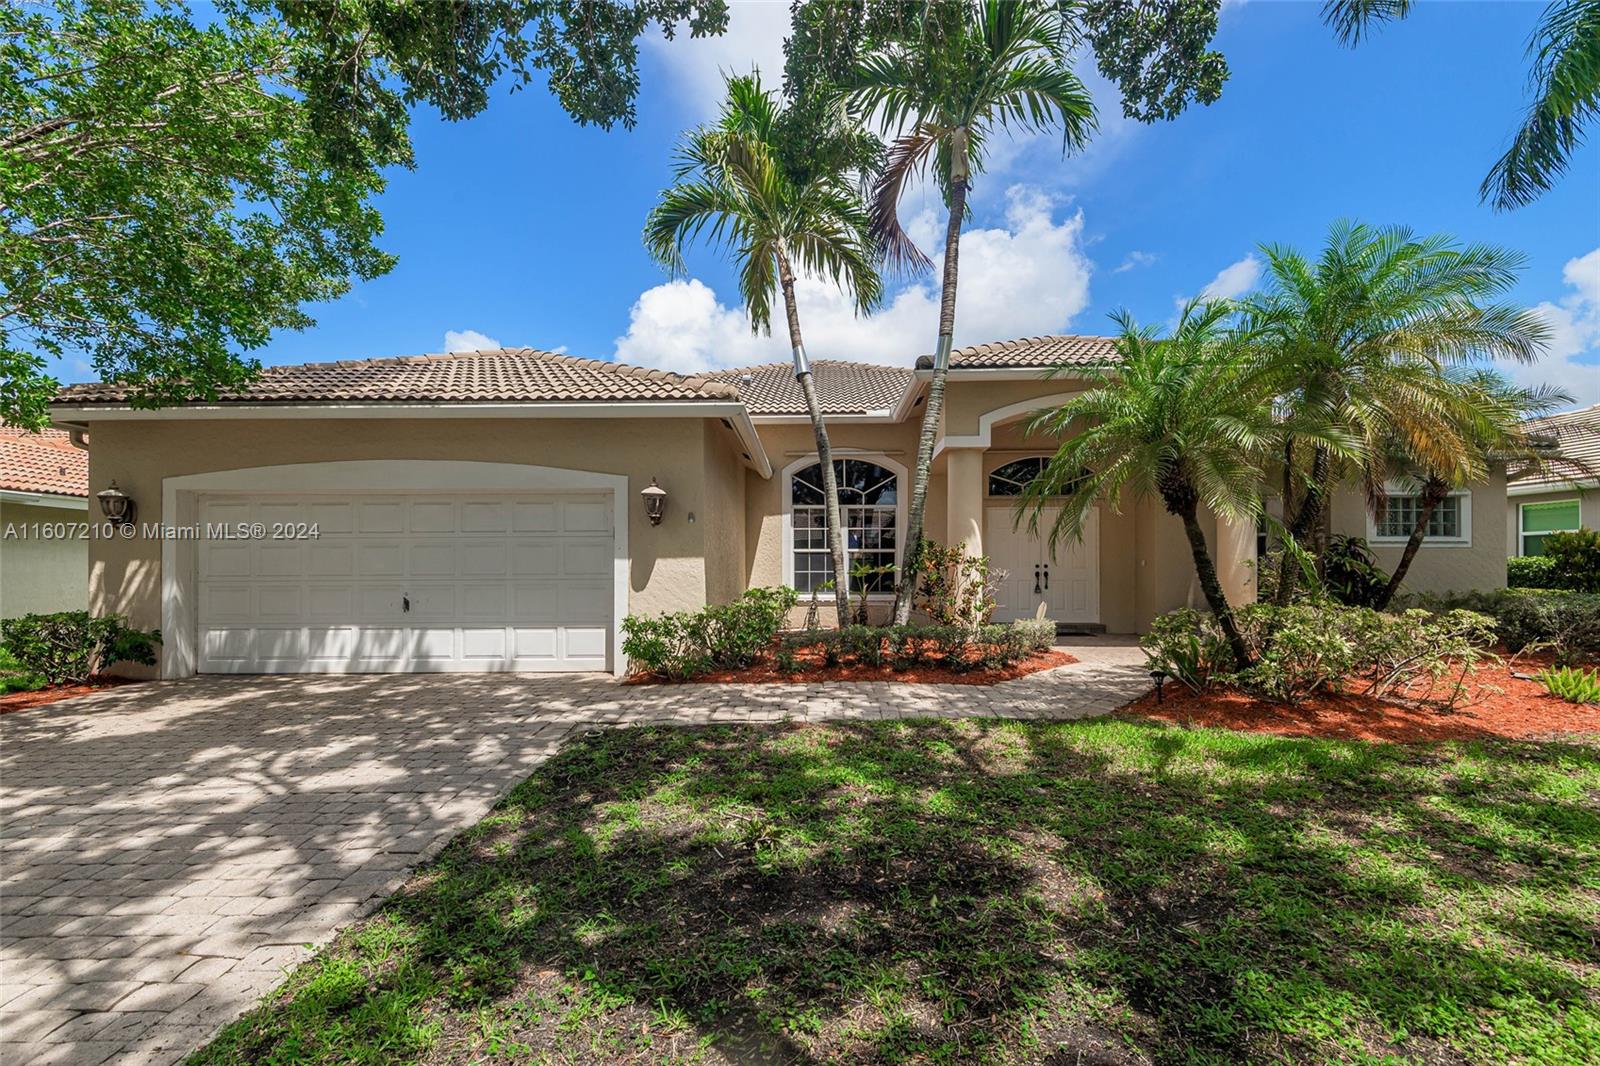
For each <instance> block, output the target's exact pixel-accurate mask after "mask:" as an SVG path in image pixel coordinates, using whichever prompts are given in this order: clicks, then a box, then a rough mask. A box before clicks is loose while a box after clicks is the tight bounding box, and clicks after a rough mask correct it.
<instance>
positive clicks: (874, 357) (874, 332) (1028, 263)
mask: <svg viewBox="0 0 1600 1066" xmlns="http://www.w3.org/2000/svg"><path fill="white" fill-rule="evenodd" d="M1006 199H1007V203H1006V217H1005V224H1004V225H1003V226H999V227H994V228H986V229H983V228H979V229H969V230H967V231H965V232H964V233H963V234H962V237H961V287H960V303H959V305H958V307H957V313H956V343H957V344H958V345H961V344H972V343H976V342H979V341H990V340H1004V339H1009V338H1013V337H1026V336H1031V335H1035V334H1040V333H1052V332H1056V331H1059V330H1062V329H1064V328H1066V326H1067V325H1068V323H1069V322H1070V321H1071V319H1072V317H1073V316H1074V315H1076V314H1078V313H1079V312H1081V311H1082V310H1083V309H1084V307H1086V306H1087V305H1088V302H1089V275H1090V272H1091V269H1092V268H1091V265H1090V263H1089V260H1088V258H1087V257H1086V256H1085V255H1084V252H1083V213H1082V212H1081V211H1078V212H1074V213H1073V214H1072V215H1070V216H1068V217H1065V218H1063V219H1061V220H1060V221H1059V222H1058V221H1056V220H1055V218H1054V213H1053V211H1052V208H1053V206H1054V204H1053V203H1052V201H1051V200H1050V198H1049V197H1048V196H1046V195H1045V194H1044V193H1042V192H1041V191H1040V190H1038V189H1036V188H1032V187H1029V186H1021V185H1018V186H1013V187H1012V188H1011V189H1010V190H1008V191H1007V194H1006ZM941 221H942V220H940V219H939V218H938V217H937V216H936V215H935V214H934V213H933V212H932V211H931V210H929V211H924V212H922V213H921V214H919V215H917V216H915V217H914V218H912V219H911V220H910V225H909V227H908V228H909V230H910V232H911V233H912V235H913V236H914V237H915V238H916V239H917V240H918V241H919V242H920V243H923V245H924V247H925V248H926V247H928V246H929V245H930V244H931V243H932V241H933V239H934V238H935V236H936V235H937V234H938V233H939V230H940V228H941V225H940V224H941ZM796 297H797V299H798V301H799V305H800V325H801V328H802V329H803V330H804V333H805V341H806V349H807V351H808V352H809V353H810V354H811V356H812V357H813V358H832V359H856V360H860V361H863V362H880V363H899V364H908V363H910V362H912V361H913V360H915V359H916V357H917V356H918V355H922V354H924V353H926V352H928V351H930V350H931V349H932V346H933V340H934V336H935V333H936V331H937V328H938V306H939V287H938V282H937V273H936V272H935V273H933V274H930V275H929V276H925V277H922V278H919V279H918V280H916V281H914V282H911V283H909V284H906V285H903V286H902V287H900V288H899V289H898V290H896V291H894V292H893V294H892V295H891V296H890V297H889V299H888V301H887V302H886V303H885V305H884V306H883V307H882V308H881V309H880V310H879V311H878V312H877V313H876V314H874V315H872V316H870V317H868V318H858V317H856V315H855V314H854V312H853V309H852V307H851V304H850V301H849V300H848V299H847V298H846V297H845V296H844V294H842V293H841V292H839V291H838V290H837V289H836V288H834V287H833V286H832V285H830V284H828V283H827V282H825V281H822V280H819V279H816V278H801V279H800V280H799V282H798V283H797V285H796ZM774 310H775V312H777V314H776V315H775V318H776V326H777V333H776V335H775V336H771V337H758V336H754V335H752V333H751V332H750V326H749V322H748V320H747V319H746V317H745V314H744V309H743V308H742V307H739V306H737V305H735V306H731V307H730V306H728V305H726V304H724V303H723V302H722V301H721V300H720V299H719V298H718V296H717V294H716V293H715V292H714V291H712V289H711V288H710V287H709V286H707V285H706V284H705V283H704V282H701V281H700V280H699V279H695V278H691V279H688V280H676V281H670V282H667V283H665V284H663V285H657V286H655V287H654V288H652V289H648V290H646V291H645V292H644V293H642V294H641V295H640V296H639V299H638V300H637V301H636V302H635V303H634V305H633V309H632V311H631V312H630V315H629V322H628V332H627V334H626V335H625V336H622V337H619V338H617V345H616V357H617V358H618V359H619V360H621V361H623V362H627V363H638V364H643V365H645V366H659V367H664V368H666V369H668V370H676V371H679V372H687V371H694V370H705V369H713V368H717V367H729V366H743V365H749V364H753V363H766V362H777V361H786V360H787V359H788V358H789V342H788V337H787V336H786V335H785V331H784V327H783V319H782V316H781V308H775V309H774Z"/></svg>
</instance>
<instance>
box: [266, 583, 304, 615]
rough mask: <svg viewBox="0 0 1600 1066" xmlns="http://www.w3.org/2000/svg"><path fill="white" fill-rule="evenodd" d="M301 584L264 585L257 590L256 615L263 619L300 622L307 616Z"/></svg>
mask: <svg viewBox="0 0 1600 1066" xmlns="http://www.w3.org/2000/svg"><path fill="white" fill-rule="evenodd" d="M302 591H303V590H302V589H301V587H300V586H299V585H262V586H261V587H260V588H258V589H257V590H256V605H255V606H256V617H258V618H260V619H262V620H263V621H273V622H298V621H300V620H301V619H302V618H303V617H305V607H304V604H303V602H302V601H303V599H304V596H303V595H302Z"/></svg>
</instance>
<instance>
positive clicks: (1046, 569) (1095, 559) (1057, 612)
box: [983, 504, 1100, 623]
mask: <svg viewBox="0 0 1600 1066" xmlns="http://www.w3.org/2000/svg"><path fill="white" fill-rule="evenodd" d="M1016 513H1017V512H1016V508H1015V506H1014V505H1013V504H991V505H989V507H988V508H987V509H986V514H985V519H984V531H983V546H984V550H985V553H986V554H987V555H988V556H989V561H990V564H991V565H993V566H995V567H998V568H999V569H1001V570H1004V571H1005V572H1006V576H1005V579H1004V580H1003V581H1001V582H1000V587H999V588H998V589H997V590H996V592H995V602H996V607H995V613H994V618H995V621H997V622H1012V621H1016V620H1017V619H1019V618H1033V617H1036V616H1037V615H1038V613H1039V611H1040V608H1041V607H1042V608H1043V611H1044V616H1045V617H1046V618H1049V619H1052V620H1053V621H1056V622H1076V623H1085V622H1089V623H1093V622H1099V621H1100V515H1099V512H1098V511H1097V510H1096V511H1090V512H1089V515H1088V520H1087V521H1086V522H1085V523H1084V528H1083V539H1082V540H1079V541H1074V542H1068V541H1062V542H1060V543H1059V544H1057V545H1056V551H1055V555H1054V556H1053V557H1052V556H1051V554H1050V535H1049V532H1048V531H1049V529H1050V527H1051V526H1052V525H1053V524H1054V523H1055V520H1056V516H1057V515H1058V514H1059V513H1060V511H1059V510H1058V509H1057V508H1053V507H1049V508H1046V509H1045V510H1044V511H1043V512H1042V513H1041V514H1040V515H1039V535H1038V536H1037V537H1036V536H1034V535H1032V534H1031V533H1029V532H1028V523H1027V521H1026V519H1024V521H1023V522H1022V524H1021V526H1020V528H1013V523H1014V521H1015V519H1016Z"/></svg>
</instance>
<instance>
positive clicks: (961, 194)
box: [894, 144, 967, 626]
mask: <svg viewBox="0 0 1600 1066" xmlns="http://www.w3.org/2000/svg"><path fill="white" fill-rule="evenodd" d="M950 155H951V160H952V162H951V167H950V169H951V175H950V220H949V222H948V223H947V224H946V226H945V234H944V284H943V291H942V292H941V293H940V296H939V343H938V346H937V347H936V348H935V349H934V353H933V380H931V381H930V382H928V402H927V404H926V406H925V408H924V410H923V412H922V433H921V434H920V435H919V436H918V437H917V467H916V470H915V471H913V472H912V475H911V506H910V507H909V508H907V511H906V529H905V537H906V539H905V552H904V555H903V556H902V557H903V559H904V560H905V562H904V565H902V566H901V567H900V580H899V582H898V583H897V584H896V585H895V590H894V624H895V625H900V626H903V625H905V624H906V623H907V622H909V621H910V620H911V600H912V597H913V596H915V594H916V591H917V560H918V556H920V555H921V554H922V514H923V509H924V507H925V506H926V504H927V502H928V475H929V473H930V472H931V470H932V467H933V445H934V438H935V437H936V436H937V435H938V433H939V420H940V417H941V416H942V415H943V414H944V383H945V377H946V376H947V375H948V374H949V373H950V349H951V347H953V345H954V340H955V332H956V278H957V275H958V274H959V273H960V258H961V223H962V222H963V221H964V219H965V216H966V213H967V174H966V146H965V144H957V145H955V146H953V147H952V149H951V153H950ZM957 161H959V165H960V170H959V173H958V172H957Z"/></svg>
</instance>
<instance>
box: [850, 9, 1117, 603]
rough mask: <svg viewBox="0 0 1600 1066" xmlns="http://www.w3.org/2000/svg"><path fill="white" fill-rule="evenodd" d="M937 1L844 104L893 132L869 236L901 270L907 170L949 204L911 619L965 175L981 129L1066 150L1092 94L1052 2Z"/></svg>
mask: <svg viewBox="0 0 1600 1066" xmlns="http://www.w3.org/2000/svg"><path fill="white" fill-rule="evenodd" d="M931 7H932V5H930V9H931ZM942 10H943V11H944V12H945V15H944V16H943V17H940V16H939V14H938V12H933V13H932V14H930V17H928V18H926V19H923V20H921V21H920V23H919V25H920V27H921V32H920V33H919V34H918V35H917V36H915V37H910V38H903V39H896V40H891V41H889V42H886V43H885V44H883V45H882V46H881V47H879V48H878V49H876V50H875V51H873V52H872V53H871V54H869V55H867V56H866V57H865V58H863V59H862V60H861V61H860V62H859V63H858V64H857V65H856V68H855V70H854V72H853V73H852V74H851V75H850V78H849V82H848V89H849V92H850V99H851V101H852V103H853V105H854V106H855V107H856V108H857V109H858V110H859V111H860V112H861V113H862V114H864V115H867V116H871V117H873V118H875V119H876V121H878V122H879V123H880V125H881V128H882V129H883V130H884V131H885V132H892V133H893V134H894V136H895V138H896V139H895V141H894V143H893V144H892V145H891V146H890V149H889V151H888V154H887V156H886V158H885V160H884V165H883V169H882V172H881V173H880V175H879V177H878V180H877V184H876V185H875V187H874V189H873V193H872V201H873V202H872V212H871V214H872V235H873V238H874V240H875V241H876V243H877V246H878V248H879V250H880V252H881V253H882V254H883V255H884V257H885V258H886V259H887V261H888V262H889V263H890V264H892V265H894V266H897V267H907V268H909V267H920V266H924V265H928V263H929V260H928V259H927V257H926V256H924V255H923V253H922V252H921V251H920V250H918V248H917V246H916V245H915V243H913V242H912V240H911V238H910V237H909V236H908V235H907V234H906V232H905V230H904V229H903V228H902V227H901V225H900V218H899V205H900V197H901V194H902V193H903V192H904V190H905V187H906V185H907V183H908V182H909V181H910V180H911V179H912V178H913V177H915V176H916V175H918V174H922V173H925V172H926V171H927V170H928V169H929V168H930V165H931V169H932V172H933V178H934V180H935V182H936V183H937V184H938V186H939V189H940V191H941V193H942V194H943V196H944V199H945V203H946V204H947V205H948V207H949V217H948V219H947V222H946V225H945V240H944V273H943V277H942V281H941V292H940V299H939V335H938V341H937V343H936V345H935V347H934V359H933V378H932V380H931V381H930V382H929V384H928V397H927V401H926V404H925V405H924V409H923V415H922V431H921V434H920V435H919V437H918V440H917V462H916V468H915V470H914V471H913V472H912V479H911V501H910V506H909V507H908V508H907V513H906V530H905V536H906V542H905V543H906V545H907V550H908V551H909V552H910V553H911V555H912V556H913V557H912V558H908V559H907V560H906V561H905V562H906V565H905V566H903V567H902V568H901V571H900V576H899V579H898V581H896V583H895V602H894V621H895V623H896V624H904V623H905V622H906V621H907V619H909V617H910V615H911V604H912V596H913V594H914V592H915V588H914V586H915V582H916V574H917V567H916V559H915V557H914V556H915V554H916V552H917V551H919V550H920V549H921V545H922V520H923V509H924V507H925V505H926V503H927V497H928V476H929V472H930V470H931V467H932V464H933V447H934V442H935V437H936V435H937V433H938V431H939V424H940V418H941V416H942V412H943V409H944V390H945V378H946V375H947V374H948V372H949V369H950V351H951V347H952V344H953V338H954V334H955V319H956V283H957V277H958V263H959V257H960V246H961V226H962V223H963V222H964V221H965V219H966V215H967V194H968V192H969V191H970V189H971V185H972V175H973V174H974V173H975V172H979V171H981V170H982V169H983V161H984V149H985V146H986V145H987V143H988V140H989V138H990V137H991V136H993V135H994V134H995V133H996V132H998V131H1000V130H1002V129H1005V130H1010V131H1012V132H1023V133H1036V132H1044V131H1049V130H1054V129H1060V130H1061V131H1062V137H1063V140H1062V144H1063V150H1071V149H1073V148H1076V147H1080V146H1082V145H1083V144H1085V143H1087V141H1088V138H1089V136H1090V134H1091V133H1092V132H1093V130H1094V127H1095V113H1094V104H1093V103H1092V102H1091V100H1090V98H1089V92H1088V90H1087V89H1086V88H1084V85H1083V82H1082V81H1080V80H1079V79H1078V76H1077V75H1076V74H1075V73H1073V71H1072V67H1071V64H1070V59H1071V55H1070V41H1069V34H1068V33H1067V32H1066V29H1067V25H1068V24H1067V23H1066V22H1065V21H1064V19H1063V15H1062V12H1061V9H1060V7H1059V5H1056V4H1049V3H1043V2H1036V0H1028V2H1020V3H1001V2H998V0H989V2H985V3H978V4H968V3H961V4H953V5H949V6H948V7H946V8H944V9H942Z"/></svg>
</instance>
